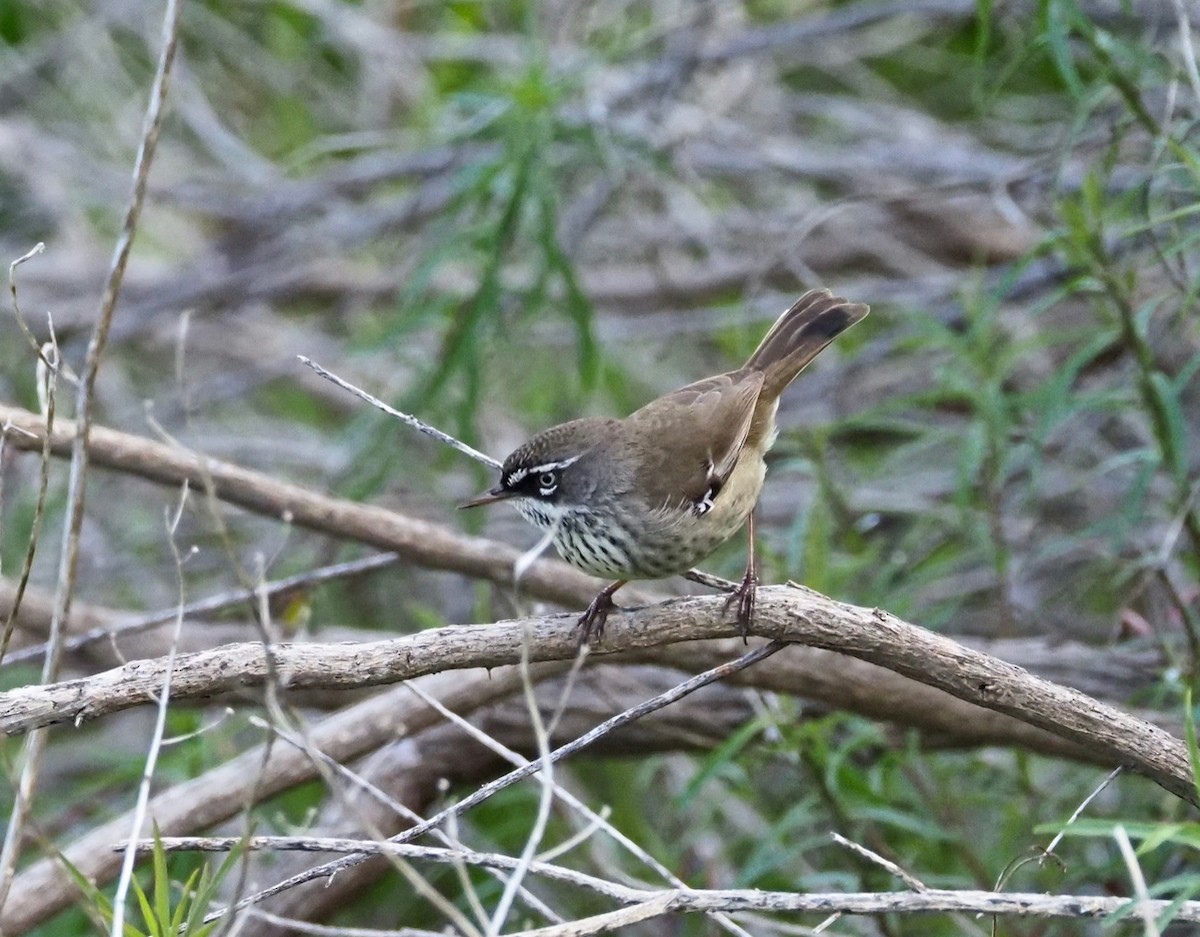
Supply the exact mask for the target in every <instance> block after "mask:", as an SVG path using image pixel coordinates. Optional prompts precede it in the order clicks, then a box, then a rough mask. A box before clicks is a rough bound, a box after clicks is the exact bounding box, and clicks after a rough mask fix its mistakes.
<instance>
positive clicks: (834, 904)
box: [122, 836, 1200, 934]
mask: <svg viewBox="0 0 1200 937" xmlns="http://www.w3.org/2000/svg"><path fill="white" fill-rule="evenodd" d="M161 842H162V846H163V848H164V849H166V850H168V851H170V852H195V851H201V852H228V851H229V850H231V849H233V848H235V847H237V846H238V845H239V844H244V845H245V848H247V849H250V850H254V851H258V850H270V851H276V852H284V851H299V852H318V853H355V852H364V853H372V854H377V855H387V854H392V855H398V856H404V857H406V858H411V859H421V860H426V861H429V862H438V863H450V862H455V861H457V862H463V863H465V864H467V865H476V866H481V867H484V868H497V869H506V870H511V869H513V868H515V867H516V866H517V860H516V859H514V858H513V857H511V856H505V855H499V854H494V853H480V852H476V851H473V850H465V849H464V850H454V849H444V848H436V847H429V846H413V845H412V844H410V843H390V842H389V843H380V842H371V841H366V840H355V839H346V838H332V837H308V836H256V837H253V838H251V839H249V840H240V839H238V838H236V837H176V838H164V839H163V840H162V841H161ZM122 845H123V844H122ZM137 849H138V851H139V852H141V853H143V854H149V853H150V852H151V851H152V850H153V849H154V841H153V840H143V841H141V842H139V843H138V844H137ZM530 872H532V873H533V874H535V875H538V876H542V877H545V878H548V879H551V880H554V881H558V882H562V883H565V884H569V885H574V886H576V887H577V888H584V889H588V890H590V891H594V892H596V893H597V894H600V895H603V896H604V897H606V898H610V899H612V900H613V901H616V902H619V903H621V904H624V905H628V906H638V905H644V904H645V903H647V902H662V904H663V907H662V909H661V913H663V914H667V913H680V912H692V911H701V910H703V911H713V910H722V911H766V912H807V913H821V914H832V913H843V914H847V913H848V914H891V913H899V914H929V913H948V912H956V911H957V912H964V913H975V914H1003V915H1014V916H1018V917H1034V918H1064V919H1072V920H1074V919H1080V918H1099V917H1107V916H1109V915H1112V914H1115V913H1117V912H1118V911H1121V910H1122V909H1124V908H1127V907H1128V906H1129V905H1130V899H1128V898H1118V897H1098V896H1095V895H1044V894H1021V893H1017V892H985V891H975V890H958V889H942V888H929V887H927V886H922V887H921V888H920V889H915V888H914V889H913V890H911V891H897V892H883V893H872V892H858V893H845V892H838V893H828V894H820V893H815V894H814V893H804V894H801V893H796V892H770V891H762V890H760V889H753V890H741V889H648V888H633V887H630V886H628V885H623V884H620V883H619V882H615V881H611V880H609V879H602V878H598V877H596V876H593V875H588V874H586V873H583V872H578V871H576V870H574V869H568V868H564V867H563V866H559V865H554V864H553V863H548V862H533V863H531V865H530ZM1141 906H1142V908H1143V909H1144V910H1145V911H1146V912H1148V913H1150V914H1151V915H1153V916H1154V917H1158V916H1160V915H1162V914H1163V913H1165V912H1166V911H1167V910H1168V909H1170V908H1172V907H1177V908H1178V910H1177V912H1176V913H1174V914H1173V917H1174V919H1175V920H1178V921H1191V922H1200V901H1184V902H1181V903H1180V904H1178V905H1177V906H1175V905H1174V902H1171V901H1167V900H1148V901H1144V902H1142V903H1141ZM645 919H646V918H644V917H639V918H638V920H645ZM592 920H593V921H595V918H593V919H592ZM622 923H631V921H629V920H628V919H625V918H623V919H622ZM576 927H578V928H580V929H579V930H578V931H575V930H573V929H572V928H576ZM607 929H611V928H607ZM576 932H578V933H583V934H589V933H599V932H600V931H599V930H598V929H596V928H595V927H594V926H591V927H589V926H588V921H587V920H586V919H585V920H580V921H574V922H571V923H570V924H568V925H562V926H560V927H548V928H543V929H539V930H534V931H529V932H528V933H530V934H552V933H553V934H557V933H562V934H569V933H576Z"/></svg>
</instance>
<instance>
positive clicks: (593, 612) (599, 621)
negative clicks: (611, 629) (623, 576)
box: [575, 589, 617, 647]
mask: <svg viewBox="0 0 1200 937" xmlns="http://www.w3.org/2000/svg"><path fill="white" fill-rule="evenodd" d="M616 607H617V606H616V603H614V602H613V600H612V594H611V593H610V592H609V591H608V590H607V589H605V590H603V591H601V592H600V594H599V595H597V596H596V597H595V598H594V599H592V601H591V602H590V603H589V604H588V607H587V608H586V609H585V610H584V612H583V614H582V615H580V616H579V621H578V622H577V623H576V625H575V627H576V628H578V629H580V630H579V644H580V646H581V647H582V646H583V645H584V644H593V643H594V644H599V643H600V641H601V640H602V639H603V638H604V623H605V622H606V621H608V613H609V612H611V611H612V610H613V609H614V608H616ZM593 638H595V640H594V641H593Z"/></svg>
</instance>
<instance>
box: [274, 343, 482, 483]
mask: <svg viewBox="0 0 1200 937" xmlns="http://www.w3.org/2000/svg"><path fill="white" fill-rule="evenodd" d="M296 357H297V358H299V359H300V360H301V361H302V362H304V364H306V365H308V366H309V367H310V368H312V369H313V370H314V371H316V372H317V373H318V374H319V375H321V377H323V378H325V380H327V381H332V382H333V383H334V384H336V385H337V386H338V387H341V388H342V389H344V390H348V391H349V392H350V393H352V394H354V396H356V397H359V398H360V399H362V400H365V401H366V402H367V403H369V404H370V405H371V406H373V407H375V408H376V409H379V410H382V411H383V412H384V413H386V414H387V415H388V416H394V417H395V418H396V419H397V420H400V421H401V422H402V423H407V424H408V425H409V426H411V427H412V428H413V429H415V430H417V431H418V432H421V433H424V434H425V435H426V436H431V437H432V438H434V439H436V440H437V441H438V442H442V443H445V444H446V445H447V446H449V447H450V448H451V449H456V450H458V451H459V452H461V453H462V454H463V455H465V456H469V457H470V458H472V459H474V460H475V461H476V462H479V463H481V464H483V465H486V466H487V467H488V468H491V469H498V468H500V463H499V462H498V461H496V460H495V459H493V458H492V457H491V456H490V455H484V454H483V453H482V452H480V451H479V450H478V449H473V448H472V447H470V446H468V445H467V444H466V443H465V442H462V441H461V440H459V439H455V438H454V437H453V436H451V435H450V434H449V433H443V432H442V431H441V430H440V429H438V428H437V427H435V426H431V425H430V424H428V423H426V422H425V421H424V420H422V419H419V418H418V417H415V416H413V415H412V414H411V413H401V412H400V411H399V410H397V409H396V408H395V407H390V406H388V405H387V404H386V403H384V402H383V401H382V400H380V399H379V398H378V397H373V396H372V395H371V394H368V393H367V392H366V391H365V390H362V389H361V388H359V387H355V386H354V385H353V384H351V383H350V382H349V381H346V380H343V379H342V378H340V377H338V376H337V375H336V374H334V373H333V372H332V371H327V370H325V369H324V368H323V367H321V366H320V365H319V364H317V363H316V362H315V361H313V360H312V359H311V358H306V357H304V355H297V356H296Z"/></svg>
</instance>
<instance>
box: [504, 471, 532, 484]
mask: <svg viewBox="0 0 1200 937" xmlns="http://www.w3.org/2000/svg"><path fill="white" fill-rule="evenodd" d="M528 474H529V469H527V468H515V469H513V470H512V471H511V472H509V473H508V474H507V475H506V476H505V477H504V482H505V484H507V485H517V484H520V482H521V479H523V478H524V477H525V476H526V475H528Z"/></svg>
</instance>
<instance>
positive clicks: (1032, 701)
mask: <svg viewBox="0 0 1200 937" xmlns="http://www.w3.org/2000/svg"><path fill="white" fill-rule="evenodd" d="M722 608H723V600H722V599H720V598H684V599H678V600H674V601H669V602H665V603H662V604H659V605H655V606H653V607H650V608H643V609H638V610H635V611H631V612H627V613H624V614H621V615H619V616H615V617H614V620H613V625H612V627H611V628H610V629H609V630H608V631H607V632H606V634H605V640H604V644H603V645H602V647H600V648H599V649H598V650H599V653H602V654H606V655H607V654H614V653H618V652H622V651H631V650H635V649H639V648H646V647H652V646H657V645H665V644H673V643H676V642H681V641H696V640H701V639H706V638H727V637H731V636H732V635H733V634H734V629H733V626H732V625H731V624H730V623H729V622H728V621H726V620H725V618H724V616H723V614H722ZM573 623H574V617H573V616H568V615H555V616H546V617H541V618H533V619H528V620H523V621H509V622H499V623H496V624H488V625H471V626H451V627H447V628H439V629H434V630H430V631H424V632H421V633H419V634H415V635H409V636H406V637H403V638H396V639H391V640H385V641H376V642H371V643H368V644H360V645H319V644H307V645H289V644H283V645H279V646H278V648H277V651H276V653H277V667H278V670H279V673H280V674H281V675H283V678H284V679H285V681H286V684H287V685H288V686H289V687H296V688H317V687H320V688H338V687H345V688H357V687H362V686H369V685H373V684H383V683H393V682H396V681H398V680H405V679H411V678H412V677H416V676H420V675H422V674H429V673H437V672H440V671H444V670H448V669H457V668H465V667H495V666H501V665H504V664H512V663H516V662H517V661H518V660H519V659H520V653H521V648H522V646H523V645H524V644H525V642H526V641H528V642H529V644H530V648H531V652H530V653H531V659H533V660H538V661H548V660H569V659H571V658H573V657H574V656H575V654H576V651H577V645H576V637H575V633H574V631H573V628H572V625H573ZM754 632H755V634H757V635H759V636H760V637H768V638H773V639H779V640H785V641H789V642H797V643H801V644H805V645H810V646H813V647H818V648H823V649H826V650H832V651H838V652H840V653H843V654H848V655H850V656H852V657H857V658H859V659H861V660H865V661H867V662H869V663H873V664H876V665H879V666H881V667H884V668H885V669H887V670H891V671H894V672H896V673H899V674H902V675H903V676H906V677H909V678H910V679H913V680H916V681H917V682H919V683H924V684H927V685H929V686H932V687H935V688H937V689H940V690H942V691H944V692H947V693H949V694H951V695H952V696H955V697H957V698H958V699H960V700H963V701H965V702H969V703H973V704H975V705H977V706H982V707H984V708H985V709H990V710H994V711H996V712H1000V713H1005V714H1007V715H1010V716H1013V717H1015V718H1017V719H1020V720H1021V721H1024V722H1027V723H1029V724H1030V725H1033V726H1036V727H1038V728H1041V729H1044V730H1046V731H1048V732H1051V733H1052V734H1054V735H1056V736H1058V737H1060V738H1062V739H1065V740H1067V741H1069V742H1073V743H1075V744H1077V745H1080V746H1082V747H1083V748H1084V749H1085V750H1087V751H1089V752H1092V753H1093V754H1094V756H1095V758H1096V760H1097V761H1099V762H1101V763H1105V764H1110V765H1116V764H1127V765H1128V766H1129V767H1131V768H1133V769H1134V770H1135V771H1137V772H1139V773H1141V774H1144V775H1146V776H1147V777H1149V778H1151V779H1152V780H1154V781H1155V782H1156V783H1158V784H1160V785H1162V786H1163V787H1164V788H1166V789H1167V790H1169V791H1171V792H1172V793H1174V794H1176V795H1177V796H1179V797H1183V798H1185V799H1187V800H1189V801H1194V800H1195V799H1196V792H1195V788H1194V786H1193V783H1192V779H1191V768H1190V764H1189V761H1188V755H1187V749H1186V746H1185V745H1184V744H1183V743H1182V742H1181V741H1180V740H1179V739H1177V738H1175V737H1173V736H1172V735H1170V734H1169V733H1168V732H1165V731H1164V730H1162V729H1159V728H1158V727H1156V726H1154V725H1151V724H1149V723H1147V722H1145V721H1144V720H1141V719H1137V718H1136V717H1134V716H1131V715H1128V714H1127V713H1124V712H1121V711H1120V710H1118V709H1116V708H1114V707H1112V706H1108V705H1106V704H1104V703H1101V702H1099V701H1097V700H1094V699H1092V698H1090V697H1087V696H1085V695H1084V694H1081V693H1078V692H1076V691H1074V690H1071V689H1068V688H1067V687H1063V686H1059V685H1057V684H1054V683H1051V682H1049V681H1047V680H1042V679H1040V678H1037V677H1034V676H1032V675H1031V674H1029V673H1028V672H1026V671H1025V670H1023V669H1021V668H1020V667H1016V666H1014V665H1012V664H1009V663H1006V662H1004V661H1001V660H998V659H996V658H994V657H991V656H990V655H987V654H984V653H981V652H979V651H974V650H971V649H970V648H967V647H965V646H963V645H961V644H959V643H957V642H955V641H952V640H950V639H949V638H946V637H943V636H941V635H937V634H933V633H932V632H929V631H926V630H925V629H923V628H919V627H917V626H915V625H911V624H908V623H906V622H903V621H900V620H899V619H897V618H895V617H894V616H891V615H889V614H887V613H886V612H882V611H880V610H878V609H866V608H860V607H857V606H852V605H847V604H844V603H840V602H835V601H833V600H832V599H829V598H826V597H825V596H822V595H820V594H818V593H815V592H812V591H810V590H807V589H800V588H795V587H785V586H774V587H767V588H763V589H761V590H760V592H759V612H758V616H757V620H756V622H755V627H754ZM162 667H163V664H162V662H161V661H159V660H151V661H135V662H133V663H130V664H127V665H125V666H124V667H118V668H116V669H114V670H110V671H108V672H106V673H103V674H99V675H97V676H94V677H84V678H81V679H78V680H71V681H66V682H63V683H59V684H54V685H50V686H31V687H23V688H20V689H17V690H12V691H9V692H8V693H5V694H3V695H2V696H0V728H3V730H4V731H5V732H7V733H9V734H13V733H20V732H26V731H29V730H31V729H33V728H35V727H38V726H47V725H54V724H61V723H67V722H81V721H84V720H87V719H94V718H97V717H99V716H102V715H106V714H108V713H112V712H117V711H120V710H122V709H127V708H129V707H131V706H138V705H142V704H144V703H146V702H147V701H148V700H149V699H150V694H151V692H152V691H153V690H154V688H155V687H157V686H158V684H159V682H160V681H161V679H162V674H161V670H162ZM176 667H177V672H176V676H175V681H174V686H175V689H174V694H175V697H176V698H177V699H181V698H188V697H192V698H195V697H207V696H211V695H213V694H215V693H221V692H227V691H231V690H235V689H246V688H248V687H253V686H259V685H261V684H262V682H263V681H264V679H265V677H266V665H265V662H264V661H263V656H262V649H261V647H260V646H259V645H258V644H252V643H251V644H241V645H230V646H227V647H224V648H217V649H215V650H212V651H205V652H201V653H199V654H192V655H185V656H183V657H181V658H180V659H179V660H178V661H177V664H176Z"/></svg>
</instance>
